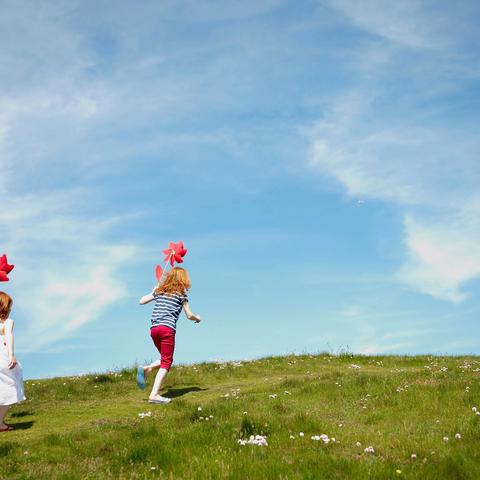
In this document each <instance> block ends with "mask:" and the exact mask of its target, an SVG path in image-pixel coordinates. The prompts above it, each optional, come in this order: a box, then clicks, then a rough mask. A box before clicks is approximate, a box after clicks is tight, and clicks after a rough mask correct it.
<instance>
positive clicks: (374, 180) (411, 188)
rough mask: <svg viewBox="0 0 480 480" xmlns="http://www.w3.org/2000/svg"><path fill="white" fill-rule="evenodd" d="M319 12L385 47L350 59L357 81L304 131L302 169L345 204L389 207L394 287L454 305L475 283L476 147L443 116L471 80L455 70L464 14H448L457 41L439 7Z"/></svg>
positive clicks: (344, 6)
mask: <svg viewBox="0 0 480 480" xmlns="http://www.w3.org/2000/svg"><path fill="white" fill-rule="evenodd" d="M329 4H330V5H331V6H333V7H334V8H335V9H336V10H337V11H339V12H341V13H342V15H344V16H345V17H347V18H348V19H349V20H350V22H351V23H352V24H353V25H354V26H355V27H357V28H361V29H363V30H365V31H367V32H369V33H372V34H374V35H376V36H378V37H380V38H381V39H383V40H385V39H388V40H389V42H385V41H383V42H382V41H380V40H379V41H378V44H373V43H372V40H371V39H369V40H367V41H365V42H364V45H365V48H363V49H362V48H359V49H358V48H357V49H356V50H355V51H354V52H353V53H352V56H351V61H350V66H351V68H352V70H353V72H355V71H356V72H358V77H355V81H353V82H352V85H351V86H350V88H349V90H348V91H347V92H346V93H344V94H343V95H338V96H337V97H336V98H334V99H333V100H332V101H331V105H330V108H329V109H328V110H327V111H326V112H325V114H324V115H323V117H322V118H321V120H319V121H318V122H317V123H316V124H315V126H314V127H313V128H312V130H311V132H310V138H311V148H312V150H311V151H312V155H311V164H312V166H313V168H314V169H315V170H317V171H319V172H320V173H321V174H322V176H323V178H328V179H330V180H333V182H334V185H336V187H335V188H338V186H340V187H341V188H342V189H344V190H345V191H346V192H347V194H348V195H350V196H351V197H354V198H360V199H367V200H368V199H373V200H379V201H385V202H389V203H390V204H392V205H395V206H396V207H398V210H399V213H400V216H401V217H403V218H404V232H405V242H404V244H405V247H406V259H405V262H404V264H403V265H402V266H401V267H400V269H399V271H398V272H397V273H396V274H395V278H396V279H397V280H398V281H400V282H402V283H404V284H405V285H408V286H409V287H411V288H413V289H415V290H416V291H419V292H422V293H426V294H429V295H431V296H434V297H435V298H439V299H444V300H447V301H451V302H461V301H463V300H464V299H465V298H466V297H467V292H466V291H465V288H466V283H467V282H468V281H469V280H471V279H474V278H476V277H477V276H478V275H480V261H479V259H480V253H479V247H478V245H480V224H479V222H478V220H477V218H478V212H479V211H480V209H479V208H478V203H479V202H478V198H479V196H480V190H479V187H478V186H479V185H480V168H479V159H478V152H479V151H480V141H479V139H478V135H477V134H476V132H474V131H472V128H471V125H472V123H471V122H472V119H471V118H470V116H469V114H468V113H467V114H462V113H455V114H452V111H453V112H455V109H453V110H452V107H451V105H450V97H451V96H452V95H453V94H454V95H455V96H454V99H456V100H455V101H458V98H463V97H462V94H463V89H464V88H466V87H468V86H469V84H470V82H471V80H472V78H477V79H478V78H479V76H480V74H479V72H478V71H477V72H474V71H471V70H469V69H467V70H465V68H464V67H462V65H464V64H465V63H466V61H467V60H466V59H468V58H469V57H468V55H469V54H468V51H463V50H460V49H459V46H460V45H462V44H463V43H466V39H467V38H468V35H469V33H466V34H465V35H467V36H465V35H464V32H469V31H470V30H471V26H472V21H471V19H470V20H469V19H468V12H469V8H465V9H458V10H459V12H457V13H456V12H453V13H452V15H453V16H454V17H455V16H456V17H455V18H458V19H459V24H463V25H464V27H465V28H464V30H461V31H460V30H458V28H456V27H454V26H453V24H452V23H451V22H449V21H448V20H449V18H451V16H450V13H451V12H450V9H449V7H448V5H444V6H443V7H442V9H439V10H437V9H435V10H434V9H433V8H431V7H432V6H431V5H430V4H428V3H427V2H410V1H408V2H401V3H398V2H396V3H395V2H390V3H387V4H385V2H381V1H375V0H373V1H370V2H363V3H361V4H360V3H358V2H353V1H349V0H332V1H331V2H329ZM403 47H408V48H406V49H405V48H403ZM439 47H442V48H443V50H438V48H439ZM372 59H373V61H372ZM452 72H455V81H454V82H453V83H452V81H451V75H452ZM467 92H468V91H467ZM466 95H467V96H466V98H465V99H463V100H462V101H464V102H465V106H466V105H468V100H467V99H468V93H467V94H466ZM454 105H455V104H454Z"/></svg>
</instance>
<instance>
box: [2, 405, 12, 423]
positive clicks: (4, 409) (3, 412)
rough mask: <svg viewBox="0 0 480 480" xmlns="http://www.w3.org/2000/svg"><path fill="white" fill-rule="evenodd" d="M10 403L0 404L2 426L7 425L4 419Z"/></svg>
mask: <svg viewBox="0 0 480 480" xmlns="http://www.w3.org/2000/svg"><path fill="white" fill-rule="evenodd" d="M9 407H10V405H0V428H2V427H6V425H5V423H4V420H5V415H6V414H7V411H8V409H9Z"/></svg>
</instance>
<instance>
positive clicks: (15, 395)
mask: <svg viewBox="0 0 480 480" xmlns="http://www.w3.org/2000/svg"><path fill="white" fill-rule="evenodd" d="M8 361H9V358H8V349H7V342H6V338H5V335H0V405H13V404H14V403H18V402H21V401H22V400H25V395H24V393H23V373H22V366H21V365H20V364H19V363H17V365H15V367H13V368H11V369H10V368H8Z"/></svg>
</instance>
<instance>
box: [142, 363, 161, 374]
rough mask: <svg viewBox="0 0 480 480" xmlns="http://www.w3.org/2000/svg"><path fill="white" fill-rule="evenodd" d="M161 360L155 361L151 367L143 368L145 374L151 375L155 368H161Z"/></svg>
mask: <svg viewBox="0 0 480 480" xmlns="http://www.w3.org/2000/svg"><path fill="white" fill-rule="evenodd" d="M160 363H161V362H160V360H155V361H154V362H153V363H151V364H150V365H145V366H144V367H143V371H144V372H145V374H146V375H147V374H149V373H151V372H152V370H153V369H155V368H159V367H160Z"/></svg>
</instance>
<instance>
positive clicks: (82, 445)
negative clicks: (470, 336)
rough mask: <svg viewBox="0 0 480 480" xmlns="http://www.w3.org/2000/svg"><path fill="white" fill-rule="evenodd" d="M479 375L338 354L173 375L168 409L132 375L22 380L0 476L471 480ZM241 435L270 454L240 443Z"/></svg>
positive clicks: (469, 364) (473, 361)
mask: <svg viewBox="0 0 480 480" xmlns="http://www.w3.org/2000/svg"><path fill="white" fill-rule="evenodd" d="M358 367H359V368H358ZM479 367H480V359H479V358H477V357H425V356H424V357H393V356H389V357H358V356H355V357H354V356H349V355H342V356H331V355H318V356H312V355H303V356H287V357H274V358H265V359H261V360H257V361H253V362H241V363H240V362H237V363H236V362H231V363H225V364H201V365H193V366H179V367H176V368H174V369H172V372H171V375H170V376H169V378H168V379H167V385H166V388H165V391H166V395H167V396H170V397H172V398H173V401H172V402H171V403H170V404H169V405H150V404H148V403H147V402H146V397H147V394H146V391H145V392H141V391H139V390H138V389H137V388H136V385H135V381H134V371H133V369H132V370H124V371H122V372H117V373H108V374H101V375H89V376H82V377H68V378H56V379H48V380H38V381H28V382H26V394H27V396H28V400H27V401H26V402H24V403H23V404H21V405H18V406H16V407H14V408H13V409H12V410H11V411H10V414H9V416H8V417H7V422H9V423H10V424H12V425H14V426H16V430H15V431H12V432H7V433H2V434H0V458H1V462H0V478H2V479H13V478H25V479H26V478H31V479H38V478H47V479H56V478H65V479H67V478H68V479H76V478H78V479H80V478H81V479H85V478H92V479H93V478H95V479H98V478H102V479H103V478H116V479H118V478H129V479H130V478H175V479H181V478H184V479H192V478H201V479H207V478H232V479H237V478H238V479H243V480H245V479H255V478H262V479H264V478H272V479H273V478H275V479H278V478H284V479H310V478H311V479H313V478H315V479H321V478H329V479H331V478H362V479H363V478H395V477H397V478H422V479H429V478H431V479H439V478H448V479H452V478H472V479H474V478H475V479H477V478H480V447H479V440H480V415H476V414H475V411H473V410H472V408H473V407H476V406H478V408H479V409H480V397H479V393H480V387H479V385H478V379H479V375H480V368H479ZM150 383H151V379H150V382H149V384H150ZM148 412H151V413H150V414H148ZM140 413H146V414H147V415H144V416H139V414H140ZM300 432H302V433H303V436H302V435H301V433H300ZM457 433H458V434H460V436H461V438H455V435H456V434H457ZM251 434H259V435H264V436H266V440H267V442H268V445H266V446H265V445H264V446H258V445H251V444H247V445H240V444H239V442H238V440H239V439H241V438H245V439H247V440H248V439H249V438H250V435H251ZM322 434H325V435H326V436H328V438H329V440H330V441H329V442H328V443H325V441H326V440H325V441H324V440H323V438H325V437H320V435H322ZM315 436H317V437H315ZM312 437H314V439H312ZM332 437H334V438H335V441H333V440H332ZM444 437H448V441H447V440H446V439H444ZM457 437H458V435H457ZM357 442H358V443H357ZM369 446H371V447H373V450H374V451H373V452H368V451H367V452H365V448H367V447H369ZM412 454H413V455H414V457H412ZM415 456H416V458H415Z"/></svg>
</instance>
